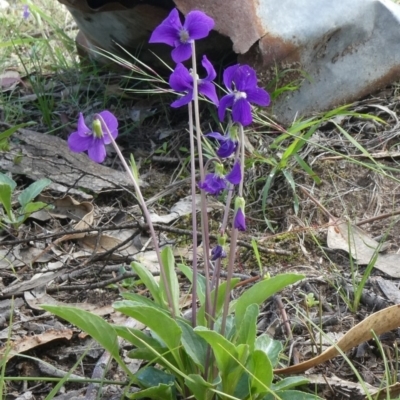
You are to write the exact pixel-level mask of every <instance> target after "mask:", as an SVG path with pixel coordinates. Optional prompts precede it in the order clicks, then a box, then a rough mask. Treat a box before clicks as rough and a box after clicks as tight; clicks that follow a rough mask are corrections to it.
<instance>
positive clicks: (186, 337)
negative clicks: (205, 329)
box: [177, 320, 207, 372]
mask: <svg viewBox="0 0 400 400" xmlns="http://www.w3.org/2000/svg"><path fill="white" fill-rule="evenodd" d="M177 322H178V325H179V326H180V327H181V329H182V345H183V347H184V349H185V351H186V353H187V354H188V356H189V357H190V358H191V359H192V360H193V361H194V363H195V364H196V365H197V366H198V367H199V368H200V370H201V372H204V366H205V364H206V358H207V343H206V341H205V340H204V339H203V338H202V337H200V336H199V335H197V334H196V333H195V332H194V330H193V328H192V326H191V325H189V324H187V323H186V322H183V321H179V320H177Z"/></svg>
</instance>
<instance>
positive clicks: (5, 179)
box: [0, 172, 17, 191]
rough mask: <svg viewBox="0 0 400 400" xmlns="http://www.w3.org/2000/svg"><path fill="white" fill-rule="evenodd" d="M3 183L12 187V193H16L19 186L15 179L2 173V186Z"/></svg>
mask: <svg viewBox="0 0 400 400" xmlns="http://www.w3.org/2000/svg"><path fill="white" fill-rule="evenodd" d="M3 183H4V184H6V185H8V186H10V187H11V191H14V189H15V188H16V186H17V183H16V182H15V181H14V180H13V179H11V178H10V177H9V176H7V175H6V174H3V173H2V172H0V184H3Z"/></svg>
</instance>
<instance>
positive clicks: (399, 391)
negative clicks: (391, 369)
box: [365, 382, 400, 400]
mask: <svg viewBox="0 0 400 400" xmlns="http://www.w3.org/2000/svg"><path fill="white" fill-rule="evenodd" d="M388 393H389V396H388ZM371 395H372V396H374V400H384V399H398V398H399V395H400V382H397V383H394V384H393V385H391V386H388V387H387V388H384V389H378V390H375V391H371ZM367 399H369V397H368V396H366V397H365V400H367Z"/></svg>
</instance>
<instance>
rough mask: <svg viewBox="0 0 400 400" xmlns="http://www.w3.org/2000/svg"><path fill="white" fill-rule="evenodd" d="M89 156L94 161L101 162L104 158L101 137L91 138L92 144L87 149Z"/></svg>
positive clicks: (104, 151)
mask: <svg viewBox="0 0 400 400" xmlns="http://www.w3.org/2000/svg"><path fill="white" fill-rule="evenodd" d="M88 155H89V158H90V159H92V160H93V161H94V162H97V163H102V162H103V161H104V159H105V158H106V155H107V153H106V148H105V147H104V143H103V140H102V139H99V138H95V139H94V140H93V143H92V145H91V146H90V148H89V149H88Z"/></svg>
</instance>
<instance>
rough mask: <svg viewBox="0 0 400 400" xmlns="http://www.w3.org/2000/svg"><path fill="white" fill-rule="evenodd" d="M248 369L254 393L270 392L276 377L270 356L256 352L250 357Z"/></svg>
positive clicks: (259, 351)
mask: <svg viewBox="0 0 400 400" xmlns="http://www.w3.org/2000/svg"><path fill="white" fill-rule="evenodd" d="M247 369H248V370H249V375H250V383H251V387H252V393H254V392H255V393H259V394H260V393H266V392H268V389H269V387H270V386H271V383H272V379H273V377H274V373H273V369H272V365H271V362H270V361H269V358H268V356H267V355H266V354H265V353H264V352H262V351H261V350H255V351H254V352H253V353H252V354H251V355H250V358H249V363H248V364H247Z"/></svg>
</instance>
